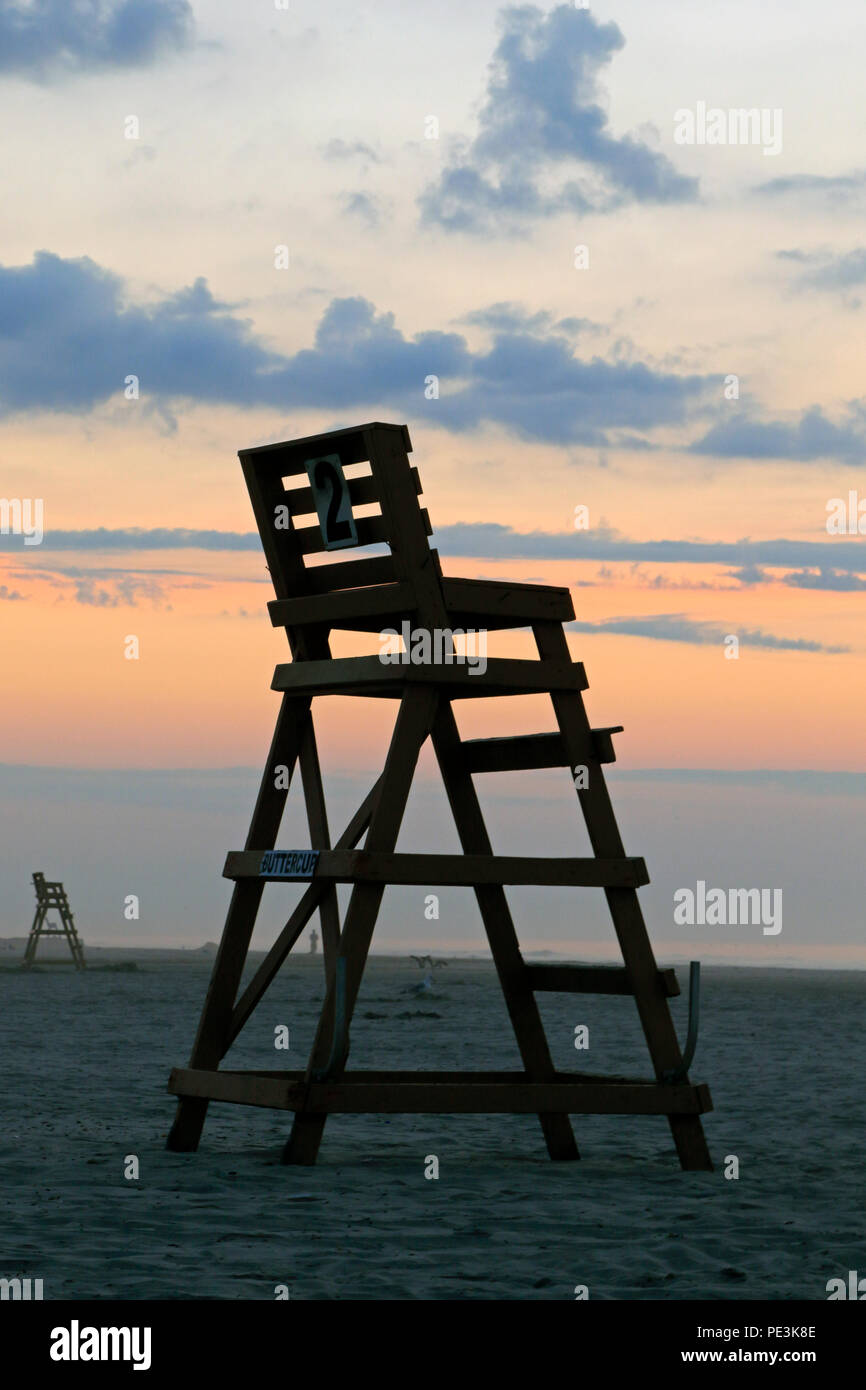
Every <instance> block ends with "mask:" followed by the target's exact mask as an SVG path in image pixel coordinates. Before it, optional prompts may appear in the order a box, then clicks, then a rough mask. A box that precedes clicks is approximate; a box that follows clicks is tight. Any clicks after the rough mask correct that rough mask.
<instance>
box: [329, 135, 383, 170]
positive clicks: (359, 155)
mask: <svg viewBox="0 0 866 1390" xmlns="http://www.w3.org/2000/svg"><path fill="white" fill-rule="evenodd" d="M322 154H323V155H324V156H325V159H331V160H337V159H365V160H367V162H368V163H370V164H381V163H382V160H381V159H380V157H379V155H378V154H377V153H376V151H375V150H374V149H373V146H372V145H368V144H367V143H366V142H365V141H364V140H329V141H328V143H327V144H326V145H323V146H322Z"/></svg>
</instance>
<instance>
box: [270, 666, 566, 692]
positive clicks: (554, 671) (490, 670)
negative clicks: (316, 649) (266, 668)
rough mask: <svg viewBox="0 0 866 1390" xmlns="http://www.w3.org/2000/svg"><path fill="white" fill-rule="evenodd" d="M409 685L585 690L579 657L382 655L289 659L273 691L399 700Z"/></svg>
mask: <svg viewBox="0 0 866 1390" xmlns="http://www.w3.org/2000/svg"><path fill="white" fill-rule="evenodd" d="M407 685H436V686H439V687H442V688H444V689H446V690H447V692H448V698H449V699H450V700H461V699H467V698H472V697H473V696H474V697H475V698H482V699H489V698H490V697H491V696H492V695H537V694H547V693H550V692H551V691H555V690H566V691H581V690H586V688H587V686H588V681H587V679H586V673H585V672H584V669H583V663H582V662H580V661H526V660H523V659H522V658H517V657H505V656H497V657H489V658H486V668H485V669H484V670H483V671H482V670H481V669H480V667H476V665H475V660H474V658H470V659H468V660H467V659H466V658H464V659H463V660H462V661H460V662H457V661H454V662H447V661H441V662H428V663H425V664H421V665H414V664H413V663H412V662H407V663H406V664H405V665H404V664H403V662H400V663H399V664H398V663H396V662H394V663H392V662H384V661H380V660H379V657H378V656H340V657H334V658H333V659H332V660H330V661H289V662H283V663H282V664H280V665H279V666H278V667H277V668H276V670H275V671H274V678H273V680H272V681H271V689H272V690H281V691H287V692H288V693H289V694H292V695H309V696H310V697H312V696H315V695H368V696H373V697H384V698H386V699H399V698H400V697H401V696H402V694H403V692H404V690H405V688H406V686H407Z"/></svg>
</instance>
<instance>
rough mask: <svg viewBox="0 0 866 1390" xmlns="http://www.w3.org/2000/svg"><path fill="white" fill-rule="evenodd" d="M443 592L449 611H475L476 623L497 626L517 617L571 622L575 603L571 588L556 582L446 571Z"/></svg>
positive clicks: (510, 621)
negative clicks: (455, 574) (463, 575)
mask: <svg viewBox="0 0 866 1390" xmlns="http://www.w3.org/2000/svg"><path fill="white" fill-rule="evenodd" d="M441 584H442V594H443V597H444V599H445V606H446V608H447V609H448V611H449V614H450V612H451V610H452V609H459V610H460V612H461V613H462V614H463V615H475V617H476V618H477V621H476V623H475V626H476V627H485V626H487V625H488V623H487V621H486V620H488V619H489V626H491V627H495V626H496V623H497V621H498V620H500V619H508V620H509V621H508V625H509V626H511V623H512V622H513V621H516V620H520V621H522V623H523V624H524V625H528V624H530V623H532V622H537V621H539V620H540V619H544V618H548V619H551V620H552V621H554V622H570V621H571V620H572V619H573V617H574V604H573V603H572V601H571V594H570V593H569V591H568V589H564V588H559V587H558V586H556V585H553V584H512V583H510V582H509V581H504V580H503V581H497V580H495V579H451V578H449V577H448V576H447V575H443V577H442V580H441Z"/></svg>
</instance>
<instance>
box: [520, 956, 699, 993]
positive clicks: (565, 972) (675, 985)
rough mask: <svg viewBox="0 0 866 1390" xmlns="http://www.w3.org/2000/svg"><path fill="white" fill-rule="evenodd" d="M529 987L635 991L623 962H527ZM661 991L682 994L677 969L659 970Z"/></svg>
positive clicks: (562, 990) (551, 990) (552, 990)
mask: <svg viewBox="0 0 866 1390" xmlns="http://www.w3.org/2000/svg"><path fill="white" fill-rule="evenodd" d="M526 973H527V975H528V977H529V987H530V989H532V990H534V991H535V993H536V994H634V990H633V989H632V985H631V980H630V979H629V973H628V971H627V970H626V969H625V967H624V966H622V965H570V964H568V963H567V962H565V963H563V964H562V965H535V964H532V965H527V967H526ZM656 982H657V984H658V988H659V992H660V993H661V994H663V995H665V997H666V998H673V996H674V995H677V994H679V992H680V986H679V981H678V980H677V972H676V971H675V970H659V971H657V972H656Z"/></svg>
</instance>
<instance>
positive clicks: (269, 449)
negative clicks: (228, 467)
mask: <svg viewBox="0 0 866 1390" xmlns="http://www.w3.org/2000/svg"><path fill="white" fill-rule="evenodd" d="M371 430H393V431H394V432H395V433H396V434H398V435H399V436H400V439H401V443H402V444H403V447H404V448H405V450H406V452H407V454H411V452H412V442H411V440H410V438H409V431H408V429H407V428H406V426H405V425H389V424H386V423H384V422H382V421H379V420H376V421H372V422H371V423H370V424H368V425H357V426H353V427H352V428H350V429H345V430H329V431H328V433H327V434H310V435H306V436H305V437H304V438H303V439H288V440H282V441H281V442H280V443H278V444H258V445H256V446H255V447H254V448H251V449H239V450H238V458H239V459H240V460H241V463H246V462H250V463H253V462H254V463H255V467H256V469H257V471H258V472H259V473H260V474H262V473H267V474H268V476H269V477H271V478H287V477H290V476H291V475H292V474H294V473H303V472H305V471H306V470H305V465H306V461H307V459H309V458H316V457H318V456H319V455H321V454H339V456H340V462H341V463H342V464H343V465H344V467H345V465H346V464H349V463H366V461H367V459H368V458H369V457H370V454H369V442H368V441H369V432H370V431H371Z"/></svg>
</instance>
